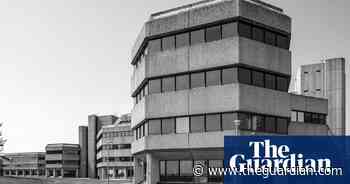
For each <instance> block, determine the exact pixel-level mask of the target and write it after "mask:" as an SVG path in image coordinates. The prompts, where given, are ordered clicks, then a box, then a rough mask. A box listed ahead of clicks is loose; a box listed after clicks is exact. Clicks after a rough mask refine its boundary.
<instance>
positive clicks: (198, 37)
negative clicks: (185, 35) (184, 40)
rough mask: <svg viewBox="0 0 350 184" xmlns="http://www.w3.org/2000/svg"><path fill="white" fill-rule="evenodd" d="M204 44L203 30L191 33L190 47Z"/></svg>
mask: <svg viewBox="0 0 350 184" xmlns="http://www.w3.org/2000/svg"><path fill="white" fill-rule="evenodd" d="M203 42H204V29H201V30H197V31H192V32H191V45H194V44H197V43H203Z"/></svg>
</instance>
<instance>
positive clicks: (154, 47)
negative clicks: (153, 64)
mask: <svg viewBox="0 0 350 184" xmlns="http://www.w3.org/2000/svg"><path fill="white" fill-rule="evenodd" d="M161 50H162V43H161V39H155V40H151V41H150V42H149V51H150V52H151V53H152V52H158V51H161Z"/></svg>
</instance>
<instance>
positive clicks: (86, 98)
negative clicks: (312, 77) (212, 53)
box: [0, 0, 350, 152]
mask: <svg viewBox="0 0 350 184" xmlns="http://www.w3.org/2000/svg"><path fill="white" fill-rule="evenodd" d="M266 1H267V2H269V3H272V4H274V5H277V6H279V7H281V8H283V9H284V10H285V12H286V13H287V14H288V15H289V16H291V17H292V20H293V32H292V47H291V50H292V52H293V68H294V71H295V68H296V67H297V66H299V65H300V64H309V63H315V62H318V61H319V60H320V59H322V58H328V57H340V56H342V57H346V59H347V60H349V59H350V51H349V48H350V36H349V31H350V24H349V20H347V19H348V17H350V13H349V12H350V11H348V8H350V1H348V0H307V1H295V0H266ZM191 2H195V1H194V0H142V1H141V0H128V1H121V0H56V1H53V0H51V1H49V0H30V1H28V0H2V1H0V85H1V87H0V121H3V122H4V123H5V124H4V127H3V134H4V136H5V137H6V139H8V142H7V144H6V146H5V151H6V152H25V151H44V147H45V145H46V144H48V143H57V142H68V143H78V126H79V125H85V124H86V121H87V116H88V115H89V114H101V115H102V114H116V115H120V114H123V113H128V112H129V111H130V110H131V108H132V99H131V97H130V85H129V84H130V82H129V78H130V75H131V65H130V50H131V46H132V45H133V42H134V41H135V39H136V36H137V34H138V32H139V31H140V28H141V27H142V24H143V22H144V21H145V20H147V18H148V16H149V15H150V14H151V13H153V12H157V11H161V10H165V9H169V8H173V7H175V6H179V5H184V4H187V3H191ZM348 62H350V61H348ZM348 66H349V64H348ZM348 80H349V81H350V79H349V78H348ZM348 99H349V98H348ZM347 104H349V103H347ZM348 112H349V111H348ZM348 114H349V113H348ZM349 128H350V127H349Z"/></svg>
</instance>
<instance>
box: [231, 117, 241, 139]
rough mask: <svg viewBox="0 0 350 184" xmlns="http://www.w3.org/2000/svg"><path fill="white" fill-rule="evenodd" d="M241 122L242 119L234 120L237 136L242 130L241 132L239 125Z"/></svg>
mask: <svg viewBox="0 0 350 184" xmlns="http://www.w3.org/2000/svg"><path fill="white" fill-rule="evenodd" d="M240 124H241V120H239V119H236V120H234V121H233V128H234V130H235V136H239V135H240V132H239V125H240Z"/></svg>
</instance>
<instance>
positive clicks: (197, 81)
mask: <svg viewBox="0 0 350 184" xmlns="http://www.w3.org/2000/svg"><path fill="white" fill-rule="evenodd" d="M204 86H205V82H204V72H201V73H193V74H191V88H197V87H204Z"/></svg>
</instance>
